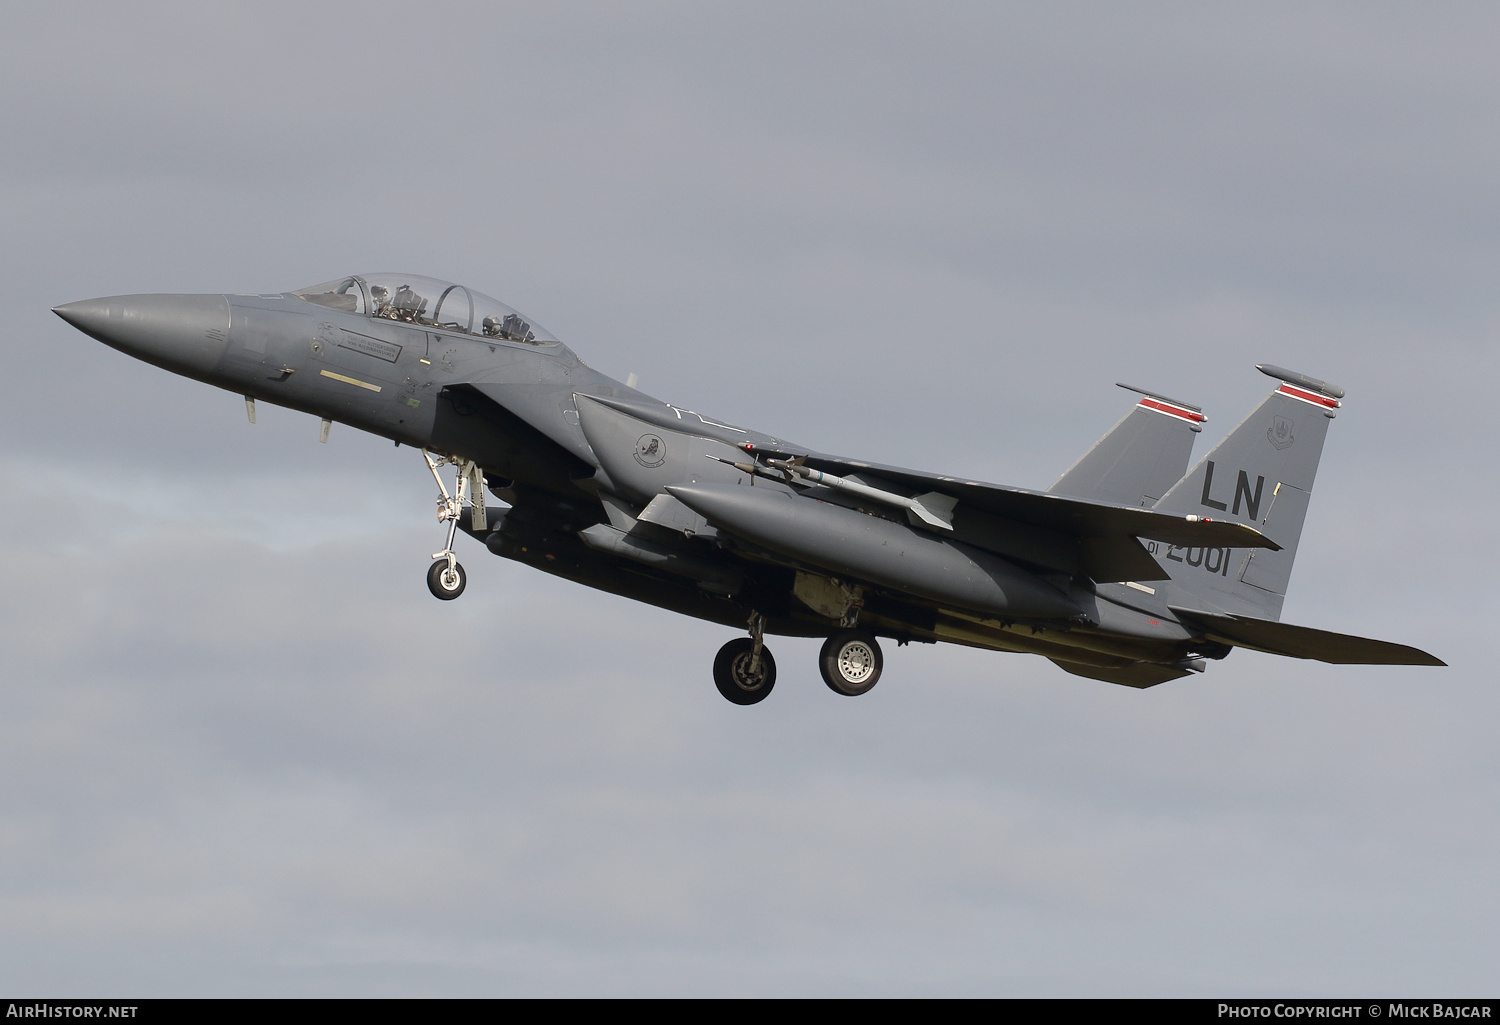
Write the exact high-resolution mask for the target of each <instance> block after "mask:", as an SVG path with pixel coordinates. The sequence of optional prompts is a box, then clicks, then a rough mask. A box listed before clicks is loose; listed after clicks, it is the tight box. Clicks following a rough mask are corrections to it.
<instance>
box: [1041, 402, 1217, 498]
mask: <svg viewBox="0 0 1500 1025" xmlns="http://www.w3.org/2000/svg"><path fill="white" fill-rule="evenodd" d="M1118 387H1121V388H1124V389H1125V390H1126V391H1133V392H1136V393H1137V394H1139V395H1140V396H1141V400H1140V401H1139V402H1137V403H1136V404H1135V405H1134V406H1132V407H1131V408H1130V412H1128V413H1126V414H1125V416H1124V418H1123V419H1121V420H1120V422H1119V423H1117V424H1115V425H1114V427H1112V428H1110V431H1109V433H1108V434H1106V435H1105V436H1104V437H1102V438H1100V439H1099V441H1098V443H1097V444H1095V445H1094V447H1093V448H1091V449H1089V450H1088V451H1087V452H1085V453H1084V455H1083V458H1082V459H1080V460H1078V462H1076V463H1074V464H1073V466H1072V467H1071V468H1070V469H1069V470H1068V472H1067V473H1065V474H1063V475H1062V476H1061V477H1059V478H1058V479H1057V483H1056V484H1053V485H1052V486H1051V487H1050V488H1048V489H1047V490H1048V492H1050V493H1051V494H1054V495H1067V496H1069V497H1070V498H1086V499H1088V500H1089V501H1091V502H1112V503H1114V504H1116V505H1134V506H1145V507H1147V508H1150V507H1151V506H1152V505H1154V504H1155V503H1156V500H1157V499H1159V498H1161V496H1163V495H1165V494H1166V493H1167V489H1168V488H1170V487H1171V486H1172V485H1173V484H1174V483H1176V481H1177V480H1178V479H1179V478H1180V477H1181V476H1182V475H1183V473H1185V472H1186V471H1187V468H1188V458H1189V457H1190V456H1191V455H1192V454H1193V439H1194V438H1195V437H1197V434H1198V432H1199V431H1201V430H1203V427H1202V424H1203V421H1204V420H1205V419H1206V418H1205V417H1204V415H1203V410H1201V409H1199V408H1198V407H1197V406H1191V405H1188V404H1187V403H1186V402H1178V401H1176V400H1175V399H1169V398H1166V397H1164V396H1161V395H1156V394H1154V393H1152V392H1148V391H1143V390H1141V389H1140V388H1132V387H1131V386H1130V385H1128V384H1122V385H1119V386H1118Z"/></svg>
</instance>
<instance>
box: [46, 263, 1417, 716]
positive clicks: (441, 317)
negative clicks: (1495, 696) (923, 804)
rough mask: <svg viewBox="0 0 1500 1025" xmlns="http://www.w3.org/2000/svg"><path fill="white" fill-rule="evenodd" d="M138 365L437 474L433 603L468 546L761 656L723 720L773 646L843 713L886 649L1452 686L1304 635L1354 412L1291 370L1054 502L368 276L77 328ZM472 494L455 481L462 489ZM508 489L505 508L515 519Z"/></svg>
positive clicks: (1381, 655) (159, 307)
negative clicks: (367, 440) (1307, 582)
mask: <svg viewBox="0 0 1500 1025" xmlns="http://www.w3.org/2000/svg"><path fill="white" fill-rule="evenodd" d="M54 312H56V313H57V314H58V316H60V317H62V318H63V319H64V320H65V321H67V322H68V323H69V324H72V325H73V326H74V327H76V328H78V329H79V330H81V331H83V332H85V333H87V334H89V335H91V336H93V337H94V338H96V339H98V340H99V341H102V342H104V343H105V344H107V345H110V346H113V347H114V348H116V349H119V350H121V351H122V352H125V353H127V354H129V355H131V356H135V357H137V358H139V359H143V360H146V361H147V362H150V363H153V364H155V365H156V366H159V367H162V368H163V369H166V370H170V371H173V372H174V373H178V374H183V375H185V376H188V377H192V378H195V379H197V380H199V381H203V382H205V383H207V384H211V385H215V386H217V387H220V388H224V389H226V390H229V391H231V392H234V393H236V394H239V395H243V396H244V399H245V408H246V411H247V414H248V417H249V420H250V422H251V423H254V422H255V409H256V403H257V402H270V403H274V404H276V405H279V406H285V407H289V408H291V409H296V410H301V411H303V412H306V413H310V414H312V415H313V416H316V417H319V418H320V419H321V421H322V430H321V437H322V440H324V441H327V439H328V433H329V430H330V428H331V426H332V425H333V424H334V423H340V424H346V425H348V426H350V427H355V428H358V429H360V430H364V431H369V432H371V433H374V434H377V435H380V436H382V437H385V438H389V439H391V440H393V441H394V442H395V443H396V445H397V446H398V447H399V446H401V445H407V446H410V447H412V448H414V449H417V450H419V451H420V452H421V454H422V456H423V458H424V460H425V462H426V466H427V470H428V471H429V472H430V473H431V474H432V477H433V480H434V481H435V482H436V484H437V487H438V492H439V497H438V520H439V521H440V523H441V524H443V525H445V526H446V530H447V541H446V543H445V545H444V547H443V549H442V551H440V552H437V553H435V554H434V555H433V557H432V558H433V560H434V561H433V562H432V564H431V566H430V568H429V569H428V572H427V584H428V587H429V588H430V590H431V591H432V593H433V594H434V595H435V596H437V597H438V598H440V599H443V600H452V599H454V598H457V597H458V596H459V595H461V594H462V593H463V591H464V587H465V581H466V577H465V574H464V569H463V566H462V565H460V564H459V561H458V557H457V553H456V551H455V549H454V544H455V541H456V539H457V532H458V531H459V530H460V529H462V530H463V531H464V533H465V534H467V535H469V536H470V537H472V538H474V539H475V540H476V541H478V542H479V543H481V544H483V545H484V547H485V548H487V549H489V551H490V552H492V553H493V554H495V555H498V556H501V557H502V558H506V559H511V560H514V561H516V562H520V563H524V564H525V565H527V566H531V567H533V568H535V569H539V570H541V571H543V572H545V573H551V574H554V575H556V576H560V577H564V578H566V579H569V580H573V581H576V582H578V583H582V584H586V585H588V586H590V587H595V588H598V589H600V590H604V591H609V592H611V593H614V594H619V595H624V596H625V597H628V598H634V599H636V600H637V601H643V602H647V603H649V604H652V605H656V606H659V607H661V608H665V609H670V610H672V611H674V612H680V613H682V614H684V615H688V616H694V617H697V618H699V619H705V620H709V621H711V622H715V623H719V624H722V625H724V626H726V627H732V628H735V629H736V630H743V631H745V635H744V636H739V637H736V638H734V639H732V640H730V641H729V642H728V643H727V644H725V645H724V646H723V648H722V649H720V651H719V653H718V656H717V658H716V659H715V660H714V666H713V677H714V682H715V684H716V685H717V687H718V689H719V691H720V693H722V694H723V695H724V697H726V698H728V699H729V700H730V701H732V702H734V703H736V704H740V705H750V704H755V703H757V702H759V701H761V700H763V699H764V698H765V697H766V696H767V695H768V694H770V693H771V690H772V688H773V687H774V686H775V683H776V660H775V659H774V658H773V657H772V654H771V651H770V648H769V647H767V645H766V643H765V637H766V636H767V635H787V636H800V637H821V638H825V642H824V644H823V647H822V651H821V653H820V655H819V659H818V666H819V670H820V671H821V674H822V677H823V680H824V681H825V682H826V683H827V684H828V686H829V687H830V688H831V689H832V690H833V691H835V692H836V693H838V694H841V695H846V696H857V695H861V694H865V693H867V692H869V690H870V689H871V688H872V687H874V686H875V684H876V682H877V681H878V680H879V679H880V675H881V668H882V660H883V657H882V653H881V645H880V642H881V640H882V639H884V640H887V641H895V642H896V643H897V644H907V643H909V642H912V641H917V642H922V643H929V644H930V643H937V642H940V641H943V642H948V643H953V644H965V645H970V646H973V647H979V648H987V649H992V650H996V651H1011V652H1027V653H1032V654H1037V655H1041V656H1043V657H1045V658H1048V659H1051V660H1052V661H1053V662H1054V663H1055V664H1056V665H1058V666H1059V667H1060V668H1062V669H1063V670H1065V671H1066V672H1069V673H1073V674H1076V675H1078V676H1084V677H1089V678H1092V679H1095V680H1103V681H1107V682H1110V683H1116V684H1123V685H1125V686H1130V687H1138V688H1144V687H1151V686H1155V685H1156V684H1160V683H1163V682H1166V681H1168V680H1173V679H1178V678H1181V677H1185V676H1190V675H1193V674H1197V673H1201V672H1203V671H1204V670H1205V669H1206V668H1207V665H1208V663H1209V662H1210V661H1212V660H1216V659H1222V658H1224V657H1225V656H1226V655H1228V654H1229V653H1230V652H1231V651H1232V650H1233V649H1235V648H1251V649H1254V650H1257V651H1261V652H1269V653H1271V654H1276V655H1285V656H1290V657H1293V658H1305V659H1317V660H1320V661H1323V662H1332V663H1358V664H1401V665H1443V664H1444V663H1442V662H1441V661H1439V660H1438V659H1436V658H1434V657H1433V656H1431V655H1429V654H1427V653H1426V652H1424V651H1420V650H1418V649H1416V648H1412V647H1408V646H1406V645H1402V644H1395V643H1391V642H1387V641H1378V640H1370V639H1367V638H1362V637H1354V636H1350V635H1347V634H1340V633H1333V632H1330V631H1327V630H1318V629H1314V628H1311V627H1305V626H1293V625H1290V624H1287V623H1282V622H1280V617H1281V607H1282V602H1283V599H1284V596H1285V594H1286V590H1287V584H1288V582H1289V580H1290V578H1291V572H1292V562H1293V560H1294V558H1295V557H1296V554H1297V543H1298V540H1299V538H1300V536H1301V533H1302V525H1303V520H1304V518H1305V517H1306V515H1307V508H1308V502H1309V500H1310V498H1311V496H1312V488H1313V478H1314V476H1315V475H1316V473H1317V468H1318V461H1319V458H1320V456H1321V454H1322V450H1323V440H1324V437H1325V436H1326V434H1327V432H1328V425H1329V423H1330V422H1331V421H1332V419H1333V417H1334V416H1335V414H1336V413H1337V411H1338V410H1339V409H1340V408H1341V407H1342V400H1343V398H1344V392H1343V390H1342V389H1340V388H1338V387H1335V386H1334V385H1331V384H1329V383H1327V382H1325V381H1321V380H1317V379H1315V378H1312V377H1308V376H1305V375H1303V374H1299V373H1294V372H1292V371H1288V370H1283V369H1281V368H1279V367H1274V366H1269V365H1261V366H1259V367H1258V369H1259V370H1260V371H1261V372H1262V373H1264V374H1266V375H1268V376H1270V377H1271V378H1274V379H1275V388H1274V390H1273V391H1272V392H1271V394H1270V395H1269V397H1267V399H1266V400H1265V401H1264V402H1263V403H1261V405H1260V406H1259V407H1258V408H1257V409H1256V410H1255V411H1254V412H1253V413H1251V414H1250V415H1249V416H1248V417H1246V418H1245V420H1244V421H1243V422H1241V423H1240V425H1239V426H1238V427H1236V428H1235V429H1234V430H1233V431H1231V432H1230V433H1229V435H1228V436H1227V437H1226V438H1225V439H1224V440H1223V441H1221V442H1220V443H1219V444H1218V445H1217V446H1215V448H1214V449H1213V451H1212V452H1210V453H1208V455H1207V456H1205V457H1204V458H1203V459H1201V460H1200V461H1199V462H1198V463H1197V464H1196V465H1195V466H1193V467H1192V469H1191V470H1189V469H1188V460H1189V457H1190V454H1191V449H1192V443H1193V439H1194V437H1195V436H1196V434H1197V433H1198V432H1199V431H1201V429H1202V424H1203V421H1204V415H1203V412H1202V410H1201V409H1199V408H1198V407H1196V406H1194V405H1192V404H1190V403H1185V402H1182V401H1178V400H1174V399H1169V398H1167V397H1165V396H1162V395H1159V394H1156V393H1153V392H1150V391H1141V390H1140V389H1132V391H1135V392H1137V393H1139V395H1140V397H1139V399H1138V400H1137V401H1136V402H1135V404H1134V405H1133V406H1132V407H1130V409H1129V411H1128V412H1127V414H1126V416H1125V418H1124V419H1123V420H1121V421H1120V423H1119V424H1118V425H1116V427H1115V428H1114V429H1113V430H1112V431H1110V433H1109V434H1107V435H1106V436H1105V437H1104V438H1103V439H1102V440H1101V441H1100V442H1099V443H1098V444H1097V445H1096V446H1095V447H1094V448H1093V449H1091V450H1090V451H1089V452H1088V453H1086V454H1085V455H1084V456H1083V458H1082V459H1080V460H1079V461H1078V463H1077V464H1075V465H1074V466H1073V467H1072V469H1070V470H1068V472H1067V473H1065V474H1063V476H1062V477H1061V478H1060V479H1059V480H1058V481H1057V482H1056V483H1055V484H1054V485H1053V486H1052V487H1051V488H1050V489H1048V490H1046V491H1033V490H1028V489H1025V488H1017V487H1007V486H1002V485H997V484H989V483H985V482H982V481H976V480H970V479H968V478H966V477H962V476H949V475H945V474H940V473H930V472H925V471H920V470H909V469H902V468H899V467H894V466H886V465H882V464H879V463H872V462H866V461H863V460H859V459H852V458H847V457H843V456H838V455H832V454H828V453H823V452H819V451H817V450H815V449H812V448H810V447H808V446H806V445H802V444H798V443H795V442H793V441H790V440H788V439H785V438H782V437H779V436H776V435H771V434H765V433H762V432H759V431H755V430H751V429H749V428H745V427H739V426H736V425H734V424H730V423H726V422H724V421H723V420H719V419H715V418H714V417H712V416H707V415H704V414H701V413H698V412H695V411H693V410H690V409H686V408H683V407H681V406H676V405H673V404H671V403H668V402H662V401H661V400H659V399H654V398H652V397H650V396H649V395H646V394H644V393H642V392H640V391H638V390H636V388H635V387H634V385H635V383H636V382H635V379H634V375H632V376H631V379H630V380H629V381H627V382H624V383H622V382H620V381H616V380H613V379H611V378H609V377H606V376H605V375H603V374H601V373H599V372H597V371H595V370H593V369H591V368H589V367H588V366H587V365H585V364H584V363H583V362H582V361H581V360H580V359H579V358H578V357H577V356H576V355H574V354H573V352H572V351H571V350H570V349H569V348H568V347H567V346H566V345H564V344H563V343H562V342H561V341H559V340H558V339H557V338H555V337H554V336H553V335H551V334H550V333H549V332H547V331H546V330H545V329H543V328H542V327H541V326H540V325H539V324H537V323H536V322H535V321H533V320H532V319H531V318H529V317H526V316H524V315H523V314H521V313H520V312H519V311H517V310H515V309H512V308H511V307H509V306H506V305H505V304H504V303H501V302H498V301H497V300H494V299H491V298H489V297H488V296H485V295H482V294H480V293H479V292H476V291H473V290H472V289H469V288H466V287H464V286H463V285H458V284H453V283H451V282H446V281H438V280H434V279H432V278H426V277H419V276H416V275H411V274H365V275H355V276H352V277H346V278H341V279H339V280H335V281H330V282H326V283H323V284H318V285H313V286H311V287H309V288H302V289H298V290H296V291H292V292H283V293H280V294H255V295H126V296H114V297H110V298H103V299H87V300H83V301H81V302H74V303H68V304H67V305H64V306H59V307H57V308H56V309H55V310H54ZM445 468H451V474H452V476H451V478H450V480H451V484H450V483H449V482H448V481H445V479H444V478H445V475H446V473H447V470H446V469H445ZM486 492H488V493H489V495H490V496H492V497H493V498H495V499H498V500H499V502H500V503H503V508H502V507H500V506H498V505H496V504H492V503H491V502H490V501H489V500H488V499H486V497H485V495H486Z"/></svg>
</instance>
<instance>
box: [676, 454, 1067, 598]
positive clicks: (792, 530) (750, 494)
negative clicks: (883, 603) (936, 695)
mask: <svg viewBox="0 0 1500 1025" xmlns="http://www.w3.org/2000/svg"><path fill="white" fill-rule="evenodd" d="M667 490H668V491H669V492H671V493H672V495H673V496H675V497H676V498H677V500H678V501H680V502H682V503H683V504H684V505H686V506H687V507H688V508H690V509H692V510H693V511H694V512H696V513H698V514H699V515H701V516H703V517H704V518H705V519H707V520H708V521H709V522H710V523H712V524H714V525H715V526H716V527H719V528H720V529H721V530H725V531H728V532H729V533H731V534H735V535H737V536H739V537H742V538H745V539H746V540H748V541H753V542H755V543H756V544H758V545H761V546H763V547H765V548H769V549H771V550H772V551H775V552H780V553H782V554H783V555H789V556H791V557H792V558H794V559H800V560H802V561H803V562H807V563H811V564H812V565H814V566H821V567H823V568H824V569H827V570H829V571H830V572H833V573H836V574H838V575H840V576H847V577H854V578H858V579H861V580H867V581H869V582H871V583H874V584H880V585H883V586H885V587H890V588H893V589H896V590H901V591H907V592H910V593H912V594H917V595H921V596H922V597H924V598H927V599H929V600H931V601H934V602H938V603H940V604H942V605H945V606H950V607H954V608H960V609H969V610H972V611H975V612H985V613H991V614H995V615H1001V616H1014V617H1019V618H1026V619H1031V618H1037V619H1054V618H1071V617H1074V616H1077V615H1080V614H1081V613H1082V612H1083V610H1082V609H1081V608H1079V607H1078V606H1077V605H1075V604H1074V603H1073V602H1072V601H1070V600H1069V599H1068V598H1067V596H1066V595H1064V594H1063V593H1062V592H1061V591H1059V590H1058V589H1057V588H1055V587H1053V586H1052V585H1050V584H1048V583H1047V582H1046V581H1045V580H1042V579H1041V578H1040V577H1038V576H1036V575H1035V574H1034V573H1028V572H1027V571H1026V570H1023V569H1021V568H1020V567H1019V566H1015V565H1013V564H1011V563H1009V562H1006V561H1005V560H1004V559H1002V558H1000V557H999V556H996V555H991V554H990V553H988V552H985V551H981V550H980V549H977V548H973V547H971V546H969V545H965V544H960V543H957V542H953V541H945V540H942V539H940V538H937V537H934V536H932V535H929V534H926V533H924V532H922V531H918V530H913V529H911V528H910V527H907V526H905V525H904V524H901V523H892V522H891V521H890V520H884V519H881V518H879V517H877V516H868V515H866V514H864V513H860V512H855V511H854V510H852V509H846V508H844V507H843V506H838V505H831V504H829V503H827V502H820V501H818V500H816V499H812V498H807V497H803V496H799V495H792V494H788V493H787V492H786V491H783V490H779V489H772V488H761V487H747V486H745V485H735V484H689V485H682V484H679V485H673V486H670V487H668V488H667Z"/></svg>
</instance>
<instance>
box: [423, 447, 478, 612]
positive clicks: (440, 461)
mask: <svg viewBox="0 0 1500 1025" xmlns="http://www.w3.org/2000/svg"><path fill="white" fill-rule="evenodd" d="M422 458H423V459H425V460H427V469H428V470H430V471H431V472H432V479H433V480H434V481H436V482H437V486H438V491H439V493H440V497H439V498H438V500H437V505H438V509H437V518H438V522H439V523H446V524H448V543H447V544H446V545H445V546H444V547H443V550H442V551H440V552H433V553H432V557H433V558H434V559H436V560H441V561H437V562H434V563H433V564H432V566H431V567H430V568H429V569H428V570H427V588H428V590H430V591H431V592H432V593H433V595H434V596H435V597H438V598H441V599H442V600H443V601H452V600H453V599H454V598H457V597H458V596H459V595H461V594H463V593H464V585H465V584H466V583H467V582H468V581H467V578H466V576H465V574H464V568H463V567H462V566H460V565H459V564H458V556H457V555H456V554H455V553H454V551H453V540H454V538H455V537H457V536H458V518H459V517H460V516H461V515H463V508H464V505H465V504H466V503H467V504H468V506H469V515H470V520H469V522H470V524H471V525H472V527H473V529H475V530H483V529H485V527H486V526H488V523H489V521H488V518H487V517H486V515H485V509H484V471H483V470H481V469H480V468H479V467H478V465H476V464H475V462H474V460H472V459H460V458H459V457H457V456H438V457H436V458H434V457H433V454H432V453H431V452H429V451H428V450H427V449H425V448H424V449H423V450H422ZM444 466H453V467H455V470H454V480H453V491H452V493H451V494H450V493H449V491H448V488H447V486H446V485H444V484H443V478H442V475H441V474H439V473H438V470H439V469H440V468H441V467H444Z"/></svg>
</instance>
